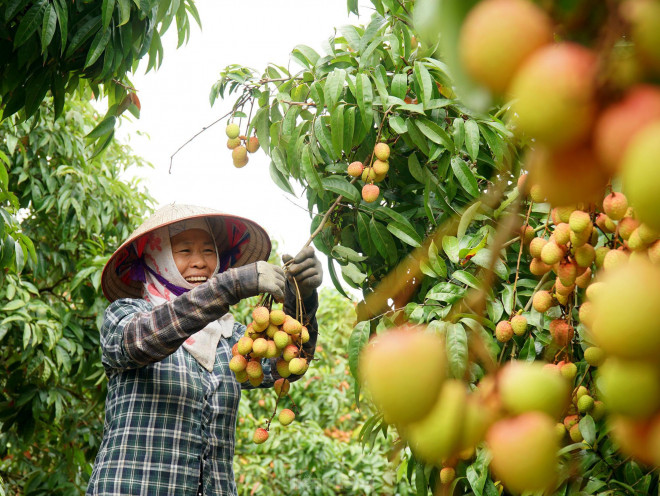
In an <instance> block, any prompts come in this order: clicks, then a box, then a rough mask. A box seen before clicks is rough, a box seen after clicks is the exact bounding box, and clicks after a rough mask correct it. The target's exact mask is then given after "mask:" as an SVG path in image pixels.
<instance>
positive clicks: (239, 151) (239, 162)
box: [225, 122, 259, 168]
mask: <svg viewBox="0 0 660 496" xmlns="http://www.w3.org/2000/svg"><path fill="white" fill-rule="evenodd" d="M225 133H227V138H228V139H227V148H229V149H230V150H231V158H232V160H233V162H234V165H235V166H236V167H237V168H241V167H243V166H245V165H246V164H247V163H248V160H249V159H248V152H249V153H255V152H256V151H257V150H258V149H259V140H258V139H257V137H256V136H251V137H249V138H248V137H247V136H244V135H242V134H241V129H240V127H239V126H238V124H236V123H235V122H230V123H229V124H228V125H227V129H225Z"/></svg>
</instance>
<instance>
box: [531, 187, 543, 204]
mask: <svg viewBox="0 0 660 496" xmlns="http://www.w3.org/2000/svg"><path fill="white" fill-rule="evenodd" d="M529 197H530V198H531V199H532V201H533V202H534V203H544V202H545V200H546V198H545V193H543V190H542V189H541V186H540V185H538V184H532V186H531V187H530V189H529Z"/></svg>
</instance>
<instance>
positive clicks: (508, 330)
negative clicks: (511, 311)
mask: <svg viewBox="0 0 660 496" xmlns="http://www.w3.org/2000/svg"><path fill="white" fill-rule="evenodd" d="M495 337H496V338H497V340H498V341H499V342H500V343H506V342H507V341H510V340H511V338H512V337H513V327H511V322H509V321H508V320H503V321H501V322H498V323H497V326H495Z"/></svg>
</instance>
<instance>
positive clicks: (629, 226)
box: [617, 217, 640, 240]
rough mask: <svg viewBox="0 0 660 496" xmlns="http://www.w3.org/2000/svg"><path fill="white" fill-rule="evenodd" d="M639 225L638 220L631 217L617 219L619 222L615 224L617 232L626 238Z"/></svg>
mask: <svg viewBox="0 0 660 496" xmlns="http://www.w3.org/2000/svg"><path fill="white" fill-rule="evenodd" d="M639 225H640V222H639V221H638V220H636V219H633V218H632V217H624V218H623V219H621V220H620V221H619V224H618V225H617V230H618V231H617V232H618V233H619V236H621V237H622V238H623V239H626V240H627V239H628V238H630V235H631V234H632V233H633V231H634V230H635V229H637V228H638V227H639Z"/></svg>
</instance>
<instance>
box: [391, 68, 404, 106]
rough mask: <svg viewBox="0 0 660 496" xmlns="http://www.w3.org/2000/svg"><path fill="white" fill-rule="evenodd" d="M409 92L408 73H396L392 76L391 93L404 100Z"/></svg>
mask: <svg viewBox="0 0 660 496" xmlns="http://www.w3.org/2000/svg"><path fill="white" fill-rule="evenodd" d="M407 93H408V76H407V75H406V74H395V75H394V77H393V78H392V90H391V91H390V94H391V95H392V96H395V97H397V98H400V99H401V100H403V99H404V98H405V97H406V94H407Z"/></svg>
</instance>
